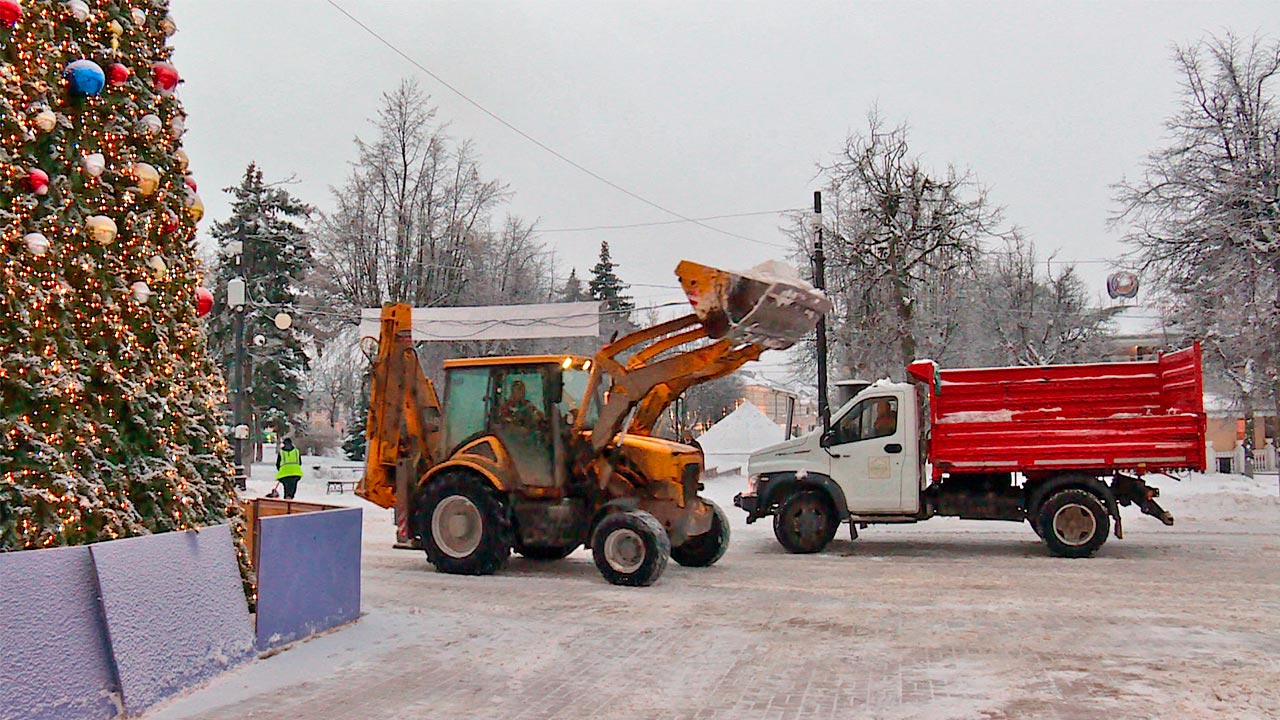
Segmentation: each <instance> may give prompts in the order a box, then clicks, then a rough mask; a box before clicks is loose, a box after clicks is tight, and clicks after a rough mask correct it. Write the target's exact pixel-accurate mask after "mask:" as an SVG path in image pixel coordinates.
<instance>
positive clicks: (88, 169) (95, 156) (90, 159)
mask: <svg viewBox="0 0 1280 720" xmlns="http://www.w3.org/2000/svg"><path fill="white" fill-rule="evenodd" d="M80 164H81V165H82V166H84V172H85V174H86V175H88V176H89V177H98V176H99V175H101V174H102V171H103V170H105V169H106V168H107V159H106V158H105V157H103V155H102V153H89V154H88V155H85V156H84V157H83V158H80Z"/></svg>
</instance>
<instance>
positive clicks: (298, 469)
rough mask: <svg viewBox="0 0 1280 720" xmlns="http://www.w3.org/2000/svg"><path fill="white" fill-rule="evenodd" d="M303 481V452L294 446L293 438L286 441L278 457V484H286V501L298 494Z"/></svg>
mask: <svg viewBox="0 0 1280 720" xmlns="http://www.w3.org/2000/svg"><path fill="white" fill-rule="evenodd" d="M301 479H302V451H301V450H299V449H297V448H295V447H294V446H293V438H285V439H284V447H282V448H280V454H278V455H276V482H278V483H283V484H284V497H285V499H286V500H288V499H289V498H291V497H293V496H294V495H295V494H296V493H297V492H298V481H299V480H301Z"/></svg>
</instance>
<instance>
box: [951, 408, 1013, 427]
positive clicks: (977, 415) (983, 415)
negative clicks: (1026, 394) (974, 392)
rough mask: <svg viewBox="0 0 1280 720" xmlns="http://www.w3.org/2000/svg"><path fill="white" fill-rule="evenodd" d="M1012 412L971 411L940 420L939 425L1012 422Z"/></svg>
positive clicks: (956, 413) (957, 413) (952, 414)
mask: <svg viewBox="0 0 1280 720" xmlns="http://www.w3.org/2000/svg"><path fill="white" fill-rule="evenodd" d="M1012 420H1013V411H1012V410H971V411H965V412H954V413H948V414H946V415H943V416H942V417H940V418H938V423H939V424H942V423H977V422H1011V421H1012Z"/></svg>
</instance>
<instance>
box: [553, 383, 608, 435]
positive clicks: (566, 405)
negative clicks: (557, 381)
mask: <svg viewBox="0 0 1280 720" xmlns="http://www.w3.org/2000/svg"><path fill="white" fill-rule="evenodd" d="M563 378H564V393H563V394H562V395H561V398H560V411H561V412H565V413H567V412H569V411H573V413H574V414H575V416H576V414H577V413H578V412H580V410H581V408H582V395H583V393H585V392H586V391H587V380H588V379H590V378H591V373H590V372H588V371H586V370H583V369H581V368H570V369H568V370H565V371H564V375H563ZM599 417H600V388H599V387H598V386H597V387H596V393H595V397H594V398H592V400H591V403H590V404H589V407H588V408H587V417H586V419H585V421H584V423H583V425H584V426H585V427H591V426H592V425H594V424H595V422H596V420H597V419H598V418H599Z"/></svg>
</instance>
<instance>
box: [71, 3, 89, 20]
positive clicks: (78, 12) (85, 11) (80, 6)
mask: <svg viewBox="0 0 1280 720" xmlns="http://www.w3.org/2000/svg"><path fill="white" fill-rule="evenodd" d="M67 9H68V10H70V11H71V17H74V18H75V19H77V20H79V21H80V22H84V21H85V20H88V19H89V4H88V3H86V2H85V1H84V0H71V2H68V3H67Z"/></svg>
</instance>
